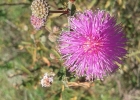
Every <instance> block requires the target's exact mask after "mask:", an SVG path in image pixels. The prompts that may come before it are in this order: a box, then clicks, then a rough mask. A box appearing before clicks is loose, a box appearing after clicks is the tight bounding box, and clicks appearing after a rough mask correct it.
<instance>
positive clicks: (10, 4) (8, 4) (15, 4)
mask: <svg viewBox="0 0 140 100" xmlns="http://www.w3.org/2000/svg"><path fill="white" fill-rule="evenodd" d="M19 5H30V3H1V4H0V6H19Z"/></svg>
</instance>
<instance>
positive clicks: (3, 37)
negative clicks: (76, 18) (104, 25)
mask: <svg viewBox="0 0 140 100" xmlns="http://www.w3.org/2000/svg"><path fill="white" fill-rule="evenodd" d="M31 2H32V0H1V1H0V98H1V99H0V100H140V1H139V0H76V2H75V3H74V4H75V7H76V10H77V11H83V10H85V9H92V10H93V11H94V10H96V9H97V8H100V9H105V10H107V11H109V12H110V13H111V14H112V15H113V16H116V18H117V20H118V22H119V23H122V26H123V27H124V31H125V33H126V36H127V37H128V38H129V42H128V46H127V48H126V49H127V50H128V55H127V56H126V58H125V59H124V61H123V64H122V65H120V69H119V70H118V71H117V72H116V73H114V74H113V75H111V76H109V77H107V78H105V80H104V81H98V80H96V81H94V82H92V83H90V82H89V83H86V82H84V83H83V82H82V79H78V78H74V76H73V75H72V74H70V73H68V72H67V73H66V70H65V69H64V66H63V64H62V61H61V60H60V56H59V54H58V53H57V42H56V39H57V37H58V35H59V34H60V32H61V30H62V28H63V27H64V26H66V24H67V16H66V15H61V16H60V14H50V16H49V18H48V19H47V23H46V26H45V28H42V29H41V30H40V31H35V30H34V29H33V27H32V25H31V24H30V15H31V10H30V4H31ZM67 2H68V0H48V3H49V4H50V6H51V9H53V10H54V9H58V8H64V9H66V7H67ZM63 29H64V28H63ZM33 34H34V38H33V37H32V36H33ZM46 72H54V73H55V74H56V76H55V78H54V82H53V84H52V85H51V87H46V88H45V87H42V86H41V84H40V80H41V79H42V77H43V75H44V73H46ZM68 76H70V77H69V78H68ZM67 81H68V82H67ZM70 82H71V83H70ZM78 82H79V83H78ZM80 82H81V83H80ZM89 85H90V86H89Z"/></svg>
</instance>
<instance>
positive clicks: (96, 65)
mask: <svg viewBox="0 0 140 100" xmlns="http://www.w3.org/2000/svg"><path fill="white" fill-rule="evenodd" d="M70 28H71V31H64V32H62V33H61V35H60V37H59V40H58V41H59V52H60V53H61V55H62V59H63V61H64V64H65V66H66V68H67V69H69V71H70V72H75V74H76V76H79V77H81V76H85V77H86V79H87V80H94V79H103V77H104V76H106V75H108V74H111V73H112V72H115V71H116V70H117V69H118V65H117V64H116V63H121V60H122V58H123V57H124V56H125V54H126V53H127V52H126V50H125V46H126V41H127V39H126V38H125V35H124V32H123V30H122V27H121V25H120V24H117V23H116V19H115V18H114V17H111V15H110V14H109V13H108V12H106V11H103V10H97V11H95V12H94V13H93V12H92V11H89V10H87V11H85V12H84V13H77V14H76V15H75V16H73V17H71V18H70Z"/></svg>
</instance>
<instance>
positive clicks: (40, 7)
mask: <svg viewBox="0 0 140 100" xmlns="http://www.w3.org/2000/svg"><path fill="white" fill-rule="evenodd" d="M49 9H50V7H49V4H48V3H47V1H46V0H34V1H33V2H32V5H31V10H32V15H34V16H36V17H38V18H43V19H46V18H47V17H48V14H49Z"/></svg>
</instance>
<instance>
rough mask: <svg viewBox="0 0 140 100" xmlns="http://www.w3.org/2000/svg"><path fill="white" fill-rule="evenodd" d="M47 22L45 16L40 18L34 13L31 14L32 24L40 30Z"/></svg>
mask: <svg viewBox="0 0 140 100" xmlns="http://www.w3.org/2000/svg"><path fill="white" fill-rule="evenodd" d="M45 22H46V20H45V19H43V18H39V17H36V16H34V15H32V16H31V24H32V25H33V27H34V28H35V29H36V30H39V29H40V28H41V27H42V26H44V25H45Z"/></svg>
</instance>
